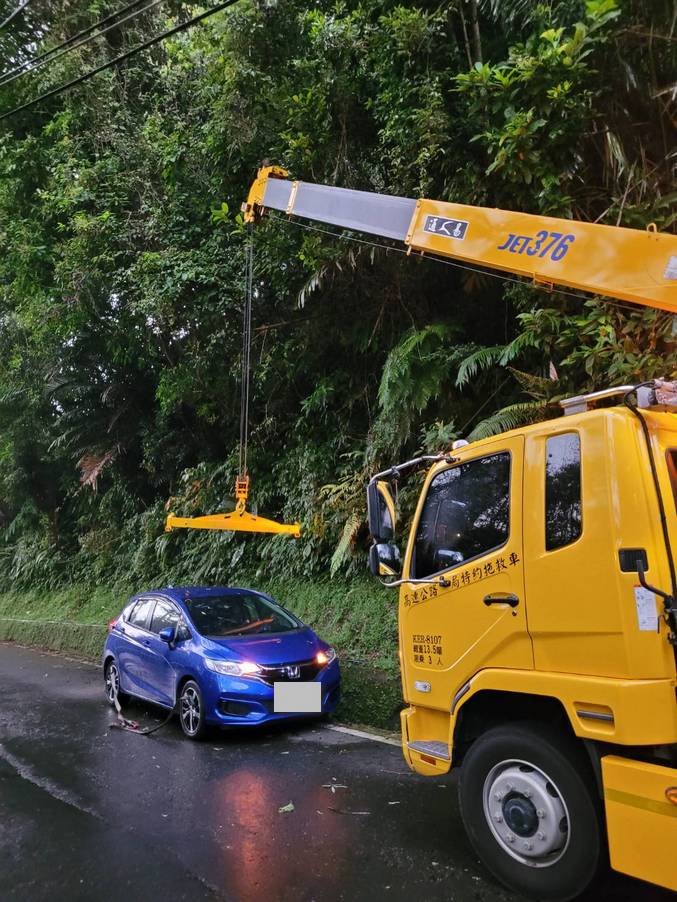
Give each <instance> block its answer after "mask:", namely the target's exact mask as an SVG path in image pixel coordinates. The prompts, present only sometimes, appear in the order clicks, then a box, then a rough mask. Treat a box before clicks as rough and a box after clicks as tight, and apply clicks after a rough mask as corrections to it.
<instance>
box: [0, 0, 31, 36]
mask: <svg viewBox="0 0 677 902" xmlns="http://www.w3.org/2000/svg"><path fill="white" fill-rule="evenodd" d="M30 2H31V0H23V2H22V3H20V4H19V5H18V6H17V8H16V9H15V10H14V12H11V13H10V14H9V15H8V16H7V18H6V19H5V20H4V21H3V22H0V30H2V29H3V28H4V27H5V25H9V23H10V22H11V21H12V19H14V18H15V17H16V16H18V15H19V13H20V12H23V11H24V10H25V9H26V7H27V6H28V4H29V3H30Z"/></svg>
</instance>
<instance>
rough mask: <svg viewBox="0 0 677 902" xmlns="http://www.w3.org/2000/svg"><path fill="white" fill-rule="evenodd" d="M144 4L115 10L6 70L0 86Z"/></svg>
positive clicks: (137, 2)
mask: <svg viewBox="0 0 677 902" xmlns="http://www.w3.org/2000/svg"><path fill="white" fill-rule="evenodd" d="M145 2H146V0H134V3H128V4H127V6H123V7H122V9H119V10H117V12H114V13H111V14H110V15H109V16H106V17H105V19H101V21H100V22H95V23H94V24H93V25H89V26H88V27H87V28H83V29H82V31H78V33H77V34H74V35H72V37H70V38H67V39H66V40H65V41H62V43H61V44H57V45H56V47H51V48H50V49H49V50H45V51H44V52H43V53H39V54H38V55H37V56H34V57H33V58H32V59H29V60H25V61H24V62H23V63H19V65H18V66H15V67H14V68H13V69H8V70H7V72H3V73H2V74H1V75H0V84H3V83H6V82H8V81H13V80H14V78H13V76H16V75H17V74H20V73H21V72H23V71H24V69H28V68H30V70H31V71H32V70H33V69H37V68H38V66H37V64H38V63H40V64H41V65H42V60H46V59H47V58H48V57H50V56H52V55H53V54H56V53H58V51H59V50H61V49H62V48H63V47H70V45H71V44H73V43H74V42H75V41H77V40H79V39H80V38H83V37H85V36H86V35H88V34H90V33H91V32H92V31H95V30H96V29H97V28H101V27H102V26H103V25H107V24H108V23H109V22H111V21H112V20H113V19H117V17H118V16H122V15H124V13H126V12H127V11H128V10H130V9H134V7H135V6H139V4H141V3H145ZM118 24H119V23H118Z"/></svg>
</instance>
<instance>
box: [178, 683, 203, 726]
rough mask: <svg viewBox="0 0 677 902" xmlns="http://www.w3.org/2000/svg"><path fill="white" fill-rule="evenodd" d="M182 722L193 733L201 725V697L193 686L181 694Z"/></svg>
mask: <svg viewBox="0 0 677 902" xmlns="http://www.w3.org/2000/svg"><path fill="white" fill-rule="evenodd" d="M181 723H182V724H183V727H184V729H185V731H186V732H187V733H190V734H191V735H193V734H194V733H196V732H197V730H198V727H199V725H200V699H199V696H198V694H197V692H196V691H195V689H193V687H192V686H189V687H188V688H187V689H184V691H183V693H182V695H181Z"/></svg>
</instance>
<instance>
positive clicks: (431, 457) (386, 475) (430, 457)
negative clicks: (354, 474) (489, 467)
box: [369, 454, 459, 582]
mask: <svg viewBox="0 0 677 902" xmlns="http://www.w3.org/2000/svg"><path fill="white" fill-rule="evenodd" d="M458 459H459V458H458V457H452V456H451V455H450V454H425V455H424V456H423V457H413V458H412V459H411V460H405V461H404V462H403V463H401V464H395V466H394V467H388V469H387V470H382V471H381V472H380V473H376V475H375V476H372V477H371V479H370V480H369V481H370V482H377V481H378V480H379V479H399V478H400V476H401V475H402V474H403V473H406V472H408V471H409V470H414V469H416V468H417V467H424V466H427V465H428V464H432V463H439V462H440V461H444V463H448V464H455V463H456V462H457V461H458ZM407 582H413V580H407Z"/></svg>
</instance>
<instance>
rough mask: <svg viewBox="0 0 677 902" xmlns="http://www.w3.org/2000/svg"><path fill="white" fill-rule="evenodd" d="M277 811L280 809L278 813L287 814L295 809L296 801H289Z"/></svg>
mask: <svg viewBox="0 0 677 902" xmlns="http://www.w3.org/2000/svg"><path fill="white" fill-rule="evenodd" d="M277 811H278V814H287V812H289V811H294V803H293V802H287V804H286V805H283V806H282V807H281V808H278V809H277Z"/></svg>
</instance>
